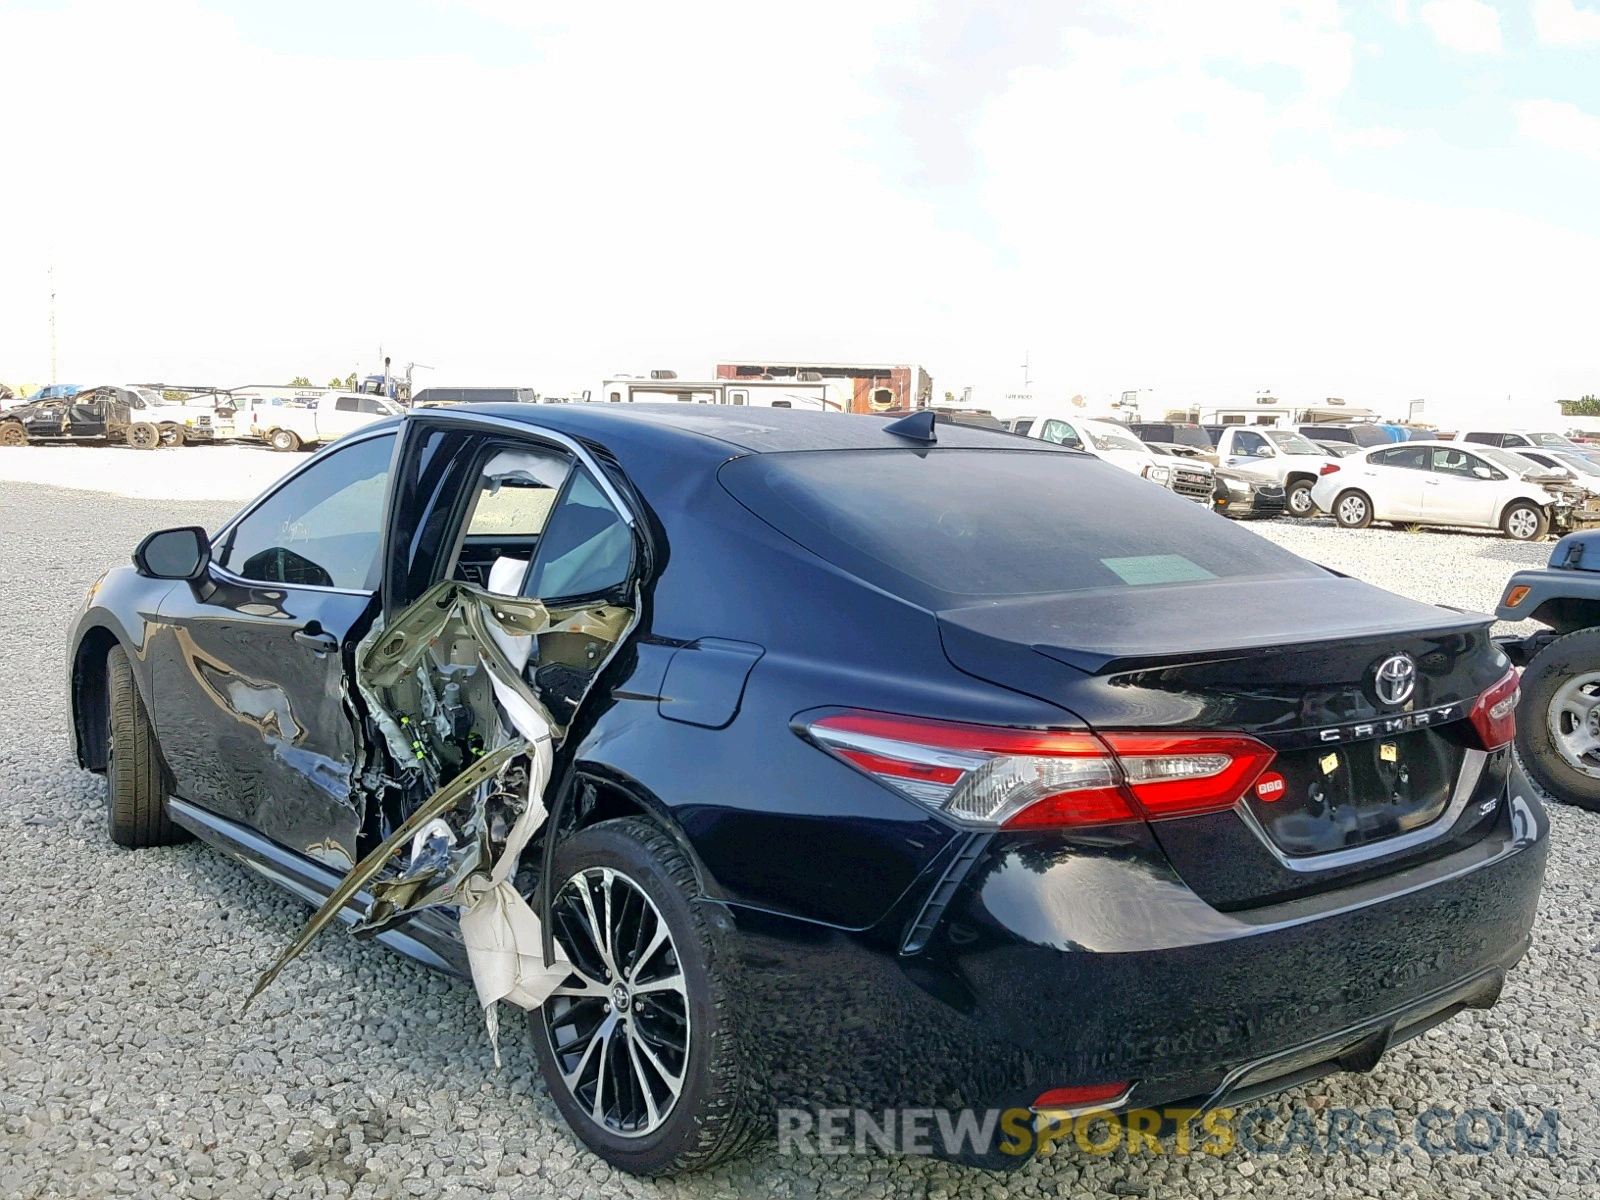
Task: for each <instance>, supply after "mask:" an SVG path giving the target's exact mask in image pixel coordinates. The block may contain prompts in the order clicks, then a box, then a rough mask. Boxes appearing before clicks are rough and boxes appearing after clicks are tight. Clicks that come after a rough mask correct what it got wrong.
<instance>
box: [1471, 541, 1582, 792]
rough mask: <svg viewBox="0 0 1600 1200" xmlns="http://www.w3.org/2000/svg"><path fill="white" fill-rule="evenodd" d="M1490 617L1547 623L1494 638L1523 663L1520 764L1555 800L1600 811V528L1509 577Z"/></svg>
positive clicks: (1561, 544)
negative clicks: (1529, 631)
mask: <svg viewBox="0 0 1600 1200" xmlns="http://www.w3.org/2000/svg"><path fill="white" fill-rule="evenodd" d="M1495 616H1496V617H1498V618H1499V619H1500V620H1502V621H1528V620H1533V621H1539V622H1541V623H1542V624H1544V625H1545V626H1546V628H1544V629H1541V630H1539V631H1538V632H1537V633H1533V634H1529V635H1525V636H1519V637H1508V638H1498V639H1496V641H1497V642H1498V643H1499V645H1500V648H1501V649H1502V650H1503V651H1504V652H1505V653H1506V655H1507V656H1508V657H1509V658H1510V659H1511V661H1512V662H1514V663H1516V664H1517V665H1518V666H1521V667H1523V672H1522V685H1521V700H1520V702H1519V704H1518V708H1517V752H1518V753H1519V754H1520V755H1521V757H1522V762H1523V765H1524V766H1526V767H1527V769H1528V773H1529V774H1530V775H1532V776H1533V777H1534V778H1535V779H1536V780H1538V781H1539V783H1540V785H1541V786H1542V787H1543V788H1544V789H1545V791H1547V792H1549V793H1550V794H1551V795H1552V796H1554V797H1555V798H1556V799H1558V800H1561V801H1563V802H1564V803H1567V804H1575V805H1577V806H1579V807H1580V808H1586V809H1589V810H1590V811H1591V812H1600V530H1586V531H1583V532H1579V533H1572V534H1568V535H1567V536H1566V537H1564V538H1562V539H1561V540H1560V541H1559V542H1557V543H1556V544H1555V547H1554V548H1553V549H1552V550H1551V551H1550V559H1549V562H1548V564H1547V565H1546V566H1544V567H1541V568H1537V569H1534V570H1527V571H1518V572H1517V573H1516V574H1514V575H1512V577H1511V580H1510V582H1508V583H1507V584H1506V589H1505V591H1504V593H1502V596H1501V600H1500V606H1499V607H1498V608H1497V609H1496V610H1495Z"/></svg>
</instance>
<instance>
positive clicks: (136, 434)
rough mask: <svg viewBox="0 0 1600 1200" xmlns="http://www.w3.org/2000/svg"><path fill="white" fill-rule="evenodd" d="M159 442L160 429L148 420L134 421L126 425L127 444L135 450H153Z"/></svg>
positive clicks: (160, 439)
mask: <svg viewBox="0 0 1600 1200" xmlns="http://www.w3.org/2000/svg"><path fill="white" fill-rule="evenodd" d="M161 442H162V436H161V430H159V429H157V428H156V427H155V426H154V425H152V424H150V422H148V421H135V422H134V423H133V424H132V425H129V426H128V445H130V446H132V447H133V448H134V449H135V450H154V449H155V448H156V447H157V446H159V445H161Z"/></svg>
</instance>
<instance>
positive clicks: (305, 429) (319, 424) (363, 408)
mask: <svg viewBox="0 0 1600 1200" xmlns="http://www.w3.org/2000/svg"><path fill="white" fill-rule="evenodd" d="M404 411H405V410H404V409H402V408H401V407H400V405H399V404H397V403H396V402H395V401H393V400H389V399H387V398H385V397H383V396H373V395H367V394H364V393H360V392H327V393H325V394H323V395H321V396H318V397H317V398H316V399H315V400H312V401H309V402H308V403H305V404H294V403H288V404H273V405H260V404H258V405H255V406H254V407H252V408H251V410H250V424H249V426H248V429H249V436H251V437H258V438H260V439H261V440H262V441H264V442H265V443H266V444H267V445H269V446H271V447H272V448H273V449H274V450H284V451H293V450H299V449H302V448H304V447H309V446H315V445H317V444H318V443H319V442H331V441H334V440H335V439H336V438H341V437H343V436H344V435H345V434H347V433H354V432H355V431H356V430H357V429H361V428H363V427H364V426H367V425H371V424H372V423H373V422H374V421H381V420H383V419H384V418H385V417H395V416H399V415H400V414H401V413H402V412H404ZM236 419H237V418H236ZM241 428H243V427H242V426H241Z"/></svg>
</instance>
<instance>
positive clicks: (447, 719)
mask: <svg viewBox="0 0 1600 1200" xmlns="http://www.w3.org/2000/svg"><path fill="white" fill-rule="evenodd" d="M685 407H686V406H685ZM685 407H678V406H672V405H662V406H654V405H643V404H639V405H618V406H600V405H558V406H539V407H533V406H528V405H504V406H498V405H496V406H483V407H482V408H471V407H460V408H450V409H422V410H416V411H413V412H411V413H409V414H408V415H407V416H406V417H404V418H400V419H394V420H390V421H386V422H384V423H381V424H378V425H374V426H372V427H369V428H368V429H365V430H360V431H357V432H355V433H353V434H350V435H349V436H348V437H346V438H344V439H341V440H340V441H339V442H337V443H335V444H334V445H332V446H330V447H329V448H327V449H326V450H324V451H323V452H322V453H320V454H318V455H317V456H316V457H315V458H312V459H311V460H310V461H308V462H307V463H305V464H304V465H303V466H301V467H300V468H299V469H298V470H296V471H295V472H293V473H292V474H290V475H289V476H287V477H286V478H285V479H283V480H282V481H280V482H279V483H278V484H276V485H275V486H274V487H273V488H272V489H271V490H270V491H269V492H267V493H266V494H265V495H264V496H262V497H261V498H260V499H258V500H257V501H255V502H254V503H252V504H251V505H249V506H248V507H246V508H245V509H244V511H243V512H241V513H240V514H239V515H238V516H237V517H235V518H234V519H233V520H231V521H229V522H228V523H227V524H226V525H224V526H223V527H222V529H220V530H219V531H217V533H216V534H215V535H214V536H211V535H207V534H206V533H205V532H204V531H203V530H199V529H192V528H191V529H177V530H165V531H161V532H159V533H156V534H152V535H151V536H150V537H149V538H147V539H146V540H145V541H144V542H143V543H142V544H141V546H140V547H139V549H138V551H137V552H136V555H135V565H134V566H132V567H121V568H117V569H115V570H112V571H110V572H109V573H107V574H106V575H105V576H104V577H102V579H101V580H100V581H98V582H97V583H96V584H95V585H94V587H93V589H92V591H91V594H90V596H89V597H88V600H87V603H86V607H85V610H84V612H83V614H82V615H81V617H80V618H79V620H78V622H77V624H76V627H75V630H74V632H73V635H72V639H71V652H70V663H71V691H72V711H73V714H74V729H75V736H76V745H77V754H78V760H79V762H80V763H81V764H82V765H83V766H84V767H87V768H89V769H92V770H98V771H103V772H105V773H106V775H107V776H108V780H107V785H108V786H107V792H108V798H109V816H108V821H109V827H110V834H111V837H112V838H113V839H114V840H116V841H117V842H119V843H121V844H123V845H126V846H141V845H152V844H158V843H162V842H169V841H172V840H174V839H176V838H178V837H180V836H182V835H184V834H185V833H186V832H187V833H194V834H198V835H199V836H201V837H203V838H205V839H207V840H208V841H210V842H213V843H215V844H217V845H219V846H222V847H225V848H226V849H227V850H228V851H229V852H230V853H231V854H232V855H234V856H235V857H236V858H238V859H239V860H241V861H243V862H245V863H247V864H251V865H253V866H255V867H256V868H257V869H259V870H261V871H262V872H263V873H265V874H266V875H268V876H269V877H270V878H272V879H274V880H275V881H277V882H278V883H280V884H282V885H284V886H287V887H288V888H290V889H291V890H292V891H294V892H295V893H296V894H298V895H300V896H302V897H303V898H306V899H309V900H310V901H311V902H312V903H314V904H318V905H320V907H319V909H318V911H317V913H316V914H315V915H314V916H313V917H312V919H311V920H310V921H309V922H308V923H307V924H306V926H305V928H304V929H302V930H301V932H300V934H299V935H298V936H297V937H295V938H294V939H293V941H292V942H291V943H290V944H289V945H288V946H287V947H286V948H285V950H284V952H283V953H282V955H280V956H279V958H278V960H277V961H276V962H274V963H272V964H271V965H270V966H269V965H268V964H266V963H263V964H262V965H263V966H264V967H266V968H267V969H266V971H265V972H264V974H263V975H262V977H261V979H260V981H259V982H258V984H257V991H259V990H260V989H262V988H264V987H271V986H273V980H274V978H275V977H276V978H278V980H279V984H280V986H281V983H282V981H283V978H284V977H283V975H280V974H279V973H280V972H292V971H299V970H305V969H308V968H307V965H306V963H305V962H304V961H303V960H302V961H301V962H298V963H297V962H295V961H294V956H295V955H296V954H299V953H301V952H302V951H303V950H304V949H305V947H306V946H307V945H308V944H310V943H311V941H312V939H313V938H314V937H315V936H316V935H317V933H318V932H319V931H320V930H321V929H322V928H324V927H325V926H327V925H329V924H332V923H335V922H344V923H347V924H353V925H355V927H356V930H357V932H359V933H360V934H363V935H365V936H370V937H374V938H377V939H378V940H380V941H382V942H384V943H385V944H387V945H389V946H391V947H393V948H395V949H397V950H400V951H401V952H403V953H406V954H408V955H411V956H412V957H414V958H417V959H419V960H421V961H423V962H426V963H429V964H431V965H433V966H435V967H438V968H442V969H445V970H450V971H454V972H456V973H457V974H459V975H462V976H465V977H470V978H471V979H472V981H473V983H474V985H475V986H476V988H477V991H478V995H479V999H480V1001H481V1002H482V1005H483V1011H484V1018H485V1020H486V1022H487V1024H488V1032H489V1037H490V1040H491V1041H492V1042H493V1043H494V1044H496V1045H497V1046H498V1045H499V1043H500V1041H501V1040H503V1039H500V1038H499V1033H498V1027H499V1024H500V1022H501V1021H502V1020H503V1019H504V1016H505V1012H506V1011H508V1010H511V1009H515V1008H523V1009H526V1010H528V1012H529V1014H530V1020H531V1024H532V1041H533V1049H534V1053H535V1055H536V1056H537V1059H538V1062H539V1066H540V1068H541V1071H542V1073H543V1075H544V1078H545V1081H546V1083H547V1085H548V1087H549V1089H550V1092H551V1095H552V1096H553V1098H554V1101H555V1103H556V1106H557V1107H558V1109H559V1110H560V1112H561V1113H562V1115H563V1117H564V1118H565V1119H566V1120H567V1121H568V1122H569V1123H570V1125H571V1126H572V1128H573V1130H574V1131H575V1132H576V1134H577V1136H578V1137H579V1138H581V1139H582V1141H583V1142H584V1143H585V1144H586V1145H588V1146H589V1147H590V1148H591V1149H593V1150H594V1151H595V1152H596V1153H597V1154H599V1155H601V1156H602V1157H603V1158H604V1159H605V1160H606V1161H607V1162H608V1163H610V1164H612V1165H613V1166H615V1167H617V1168H620V1169H622V1170H626V1171H632V1172H638V1173H642V1174H662V1173H666V1172H671V1171H681V1170H688V1169H693V1168H697V1167H703V1166H706V1165H709V1164H711V1163H714V1162H716V1161H719V1160H721V1159H723V1158H726V1157H727V1156H729V1155H731V1154H734V1153H737V1152H739V1151H740V1150H741V1149H742V1148H743V1147H744V1146H746V1145H747V1144H748V1143H749V1141H750V1139H751V1138H753V1137H755V1136H756V1135H757V1134H758V1133H759V1131H760V1129H761V1128H762V1126H763V1122H764V1121H768V1120H770V1119H771V1116H772V1114H773V1110H774V1109H776V1108H777V1107H779V1106H784V1107H800V1108H808V1109H811V1108H815V1107H816V1106H818V1105H821V1104H833V1105H837V1104H840V1103H851V1104H857V1105H860V1106H861V1107H863V1108H867V1109H871V1110H874V1111H881V1110H882V1109H884V1108H886V1107H895V1108H907V1107H920V1108H927V1107H930V1106H933V1105H942V1106H949V1107H970V1108H973V1109H977V1110H980V1112H981V1111H987V1110H1005V1109H1011V1108H1019V1109H1032V1110H1034V1111H1035V1112H1036V1113H1038V1114H1040V1115H1039V1118H1038V1119H1039V1120H1041V1121H1042V1120H1047V1119H1055V1120H1059V1118H1060V1116H1061V1114H1062V1113H1068V1114H1070V1113H1075V1112H1079V1111H1081V1110H1083V1109H1084V1108H1085V1107H1097V1108H1104V1109H1108V1110H1120V1109H1123V1108H1160V1107H1163V1106H1168V1105H1183V1106H1186V1107H1192V1108H1195V1109H1203V1108H1205V1107H1207V1106H1210V1105H1218V1104H1224V1103H1231V1102H1236V1101H1239V1100H1242V1099H1245V1098H1248V1097H1252V1096H1257V1095H1261V1094H1265V1093H1270V1092H1273V1091H1277V1090H1281V1089H1282V1088H1285V1087H1288V1086H1292V1085H1295V1084H1298V1083H1301V1082H1303V1081H1305V1080H1307V1079H1310V1078H1313V1077H1315V1076H1318V1075H1321V1074H1324V1073H1327V1072H1330V1071H1336V1070H1369V1069H1371V1068H1372V1066H1373V1065H1374V1064H1375V1063H1376V1062H1377V1061H1378V1059H1379V1057H1380V1056H1381V1055H1382V1053H1383V1052H1384V1051H1385V1049H1386V1048H1387V1047H1389V1046H1391V1045H1393V1044H1395V1043H1397V1042H1400V1041H1403V1040H1404V1039H1406V1038H1408V1037H1411V1036H1413V1035H1414V1034H1416V1033H1418V1032H1420V1031H1422V1030H1424V1029H1427V1028H1429V1027H1431V1026H1432V1025H1433V1024H1435V1023H1437V1022H1438V1021H1440V1020H1443V1019H1445V1018H1446V1017H1449V1016H1450V1015H1452V1014H1454V1013H1456V1012H1457V1011H1459V1010H1461V1009H1463V1008H1470V1007H1479V1008H1481V1007H1485V1006H1488V1005H1490V1004H1493V1003H1494V1002H1495V1000H1496V998H1497V997H1498V995H1499V993H1500V989H1501V986H1502V984H1503V981H1504V978H1505V973H1506V971H1507V970H1508V969H1509V968H1510V967H1511V966H1512V964H1513V963H1515V962H1516V961H1517V959H1518V958H1519V957H1520V956H1521V954H1522V953H1523V951H1524V949H1525V947H1526V945H1527V939H1528V931H1529V928H1530V925H1531V923H1532V920H1533V915H1534V910H1535V905H1536V901H1537V896H1538V891H1539V887H1540V882H1541V879H1542V875H1543V869H1544V858H1545V852H1546V833H1547V824H1546V819H1545V817H1544V815H1543V812H1542V810H1541V809H1540V807H1539V805H1538V802H1537V800H1536V799H1534V797H1533V794H1532V793H1531V791H1530V788H1529V786H1528V785H1527V783H1526V781H1525V780H1524V778H1523V776H1522V775H1521V773H1520V771H1519V770H1518V768H1517V766H1516V765H1515V763H1514V762H1513V760H1512V757H1511V753H1510V750H1509V744H1510V742H1511V739H1512V737H1513V732H1514V718H1513V717H1512V705H1513V704H1514V703H1515V690H1516V675H1515V672H1514V671H1512V670H1511V669H1510V667H1509V664H1508V663H1507V662H1506V660H1505V658H1504V657H1503V656H1502V655H1501V654H1500V653H1499V652H1498V651H1496V650H1495V649H1494V648H1493V647H1492V646H1491V644H1490V643H1489V640H1488V623H1487V618H1480V617H1477V616H1473V615H1470V614H1463V613H1460V612H1456V611H1450V610H1445V609H1442V608H1434V607H1431V606H1427V605H1423V604H1419V603H1416V602H1413V601H1410V600H1405V599H1402V598H1400V597H1397V596H1393V595H1390V594H1388V593H1386V592H1383V591H1381V590H1379V589H1376V588H1373V587H1371V586H1369V585H1367V584H1364V583H1361V582H1359V581H1357V580H1354V579H1348V578H1342V577H1340V576H1337V575H1335V574H1333V573H1331V572H1329V571H1326V570H1324V569H1322V568H1320V567H1317V566H1314V565H1312V564H1310V563H1308V562H1306V561H1304V560H1302V559H1300V558H1298V557H1296V556H1294V555H1292V554H1290V553H1288V552H1287V551H1285V550H1282V549H1280V548H1279V547H1277V546H1274V545H1272V544H1270V543H1268V542H1267V541H1265V540H1264V539H1261V538H1257V537H1255V536H1253V535H1252V534H1250V533H1248V532H1247V531H1245V530H1242V529H1239V528H1237V527H1236V526H1234V525H1232V524H1230V523H1228V522H1224V521H1218V520H1215V519H1214V518H1213V517H1212V516H1211V514H1209V513H1207V512H1205V511H1204V510H1203V509H1201V508H1199V507H1197V506H1196V505H1194V504H1192V503H1189V502H1188V501H1185V500H1183V499H1181V498H1180V497H1178V496H1176V495H1173V494H1171V493H1170V492H1166V491H1163V490H1161V489H1158V488H1153V487H1150V486H1149V485H1148V484H1147V483H1146V482H1145V481H1143V480H1141V479H1139V478H1138V477H1137V476H1135V475H1133V474H1132V473H1130V472H1127V471H1124V470H1121V469H1118V468H1117V467H1115V466H1112V465H1110V464H1107V463H1105V462H1102V461H1099V460H1098V459H1096V458H1095V457H1094V456H1092V455H1089V454H1085V453H1082V452H1079V451H1074V450H1070V449H1065V448H1062V447H1059V446H1054V445H1050V444H1048V443H1046V442H1041V441H1038V440H1032V441H1024V440H1022V439H1019V438H1017V437H1016V436H1014V435H1012V434H1009V433H1005V432H1002V431H991V430H986V429H978V428H973V427H970V426H966V425H961V424H935V422H934V420H933V417H932V414H927V413H918V414H913V415H911V416H908V417H905V418H902V419H900V420H896V421H892V422H883V421H868V420H842V419H840V418H839V417H838V416H836V415H828V414H821V413H809V412H802V411H783V410H761V411H755V410H750V409H737V408H719V407H713V406H704V407H699V406H696V407H695V408H694V409H693V411H685ZM241 999H242V997H241ZM980 1119H981V1118H980ZM969 1149H970V1147H969ZM978 1161H984V1162H986V1163H988V1164H989V1165H993V1166H1007V1165H1009V1166H1015V1165H1020V1164H1019V1162H1018V1160H1016V1159H1008V1158H1006V1157H1005V1156H1004V1155H1001V1154H999V1152H998V1150H995V1151H994V1157H982V1158H979V1159H978Z"/></svg>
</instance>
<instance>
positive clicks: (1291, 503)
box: [1283, 479, 1317, 517]
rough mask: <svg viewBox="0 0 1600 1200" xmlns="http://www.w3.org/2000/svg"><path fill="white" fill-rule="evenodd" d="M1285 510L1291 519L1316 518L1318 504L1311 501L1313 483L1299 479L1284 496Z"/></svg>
mask: <svg viewBox="0 0 1600 1200" xmlns="http://www.w3.org/2000/svg"><path fill="white" fill-rule="evenodd" d="M1283 510H1284V512H1286V513H1287V514H1288V515H1289V516H1291V517H1314V516H1316V515H1317V506H1316V503H1315V502H1314V501H1313V500H1312V499H1311V481H1310V480H1309V479H1297V480H1295V481H1294V482H1293V483H1291V484H1290V485H1289V488H1288V490H1287V491H1286V492H1284V494H1283Z"/></svg>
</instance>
